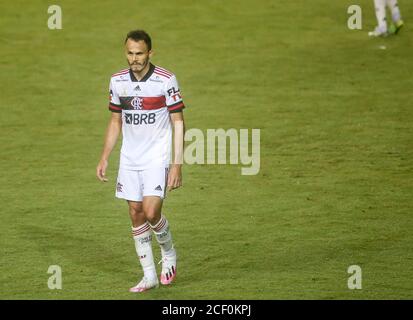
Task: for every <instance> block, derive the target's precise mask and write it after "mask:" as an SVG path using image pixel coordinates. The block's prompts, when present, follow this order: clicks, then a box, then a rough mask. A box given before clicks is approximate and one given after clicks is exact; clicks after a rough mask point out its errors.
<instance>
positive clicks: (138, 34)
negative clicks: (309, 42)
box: [125, 30, 152, 50]
mask: <svg viewBox="0 0 413 320" xmlns="http://www.w3.org/2000/svg"><path fill="white" fill-rule="evenodd" d="M128 39H132V40H134V41H141V40H142V41H144V42H145V43H146V45H147V46H148V50H151V49H152V40H151V37H150V36H149V34H147V33H146V32H145V31H143V30H132V31H129V32H128V34H127V35H126V39H125V43H126V41H128Z"/></svg>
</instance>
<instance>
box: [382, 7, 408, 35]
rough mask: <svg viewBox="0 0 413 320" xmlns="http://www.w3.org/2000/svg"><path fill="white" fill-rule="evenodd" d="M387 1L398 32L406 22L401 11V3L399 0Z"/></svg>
mask: <svg viewBox="0 0 413 320" xmlns="http://www.w3.org/2000/svg"><path fill="white" fill-rule="evenodd" d="M386 2H387V6H388V7H389V9H390V11H391V16H392V20H393V22H394V26H395V29H394V33H396V34H397V33H398V32H399V31H400V29H401V28H402V27H403V24H404V23H403V20H402V16H401V13H400V9H399V4H398V3H397V0H386Z"/></svg>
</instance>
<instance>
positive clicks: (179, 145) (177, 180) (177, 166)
mask: <svg viewBox="0 0 413 320" xmlns="http://www.w3.org/2000/svg"><path fill="white" fill-rule="evenodd" d="M170 118H171V122H172V127H173V131H174V134H173V136H174V141H173V149H174V152H173V154H174V158H173V162H172V164H171V166H170V168H169V175H168V191H171V190H173V189H177V188H179V187H180V186H182V163H183V152H184V132H185V124H184V116H183V113H182V112H174V113H171V114H170Z"/></svg>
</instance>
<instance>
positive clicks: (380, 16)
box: [374, 0, 387, 32]
mask: <svg viewBox="0 0 413 320" xmlns="http://www.w3.org/2000/svg"><path fill="white" fill-rule="evenodd" d="M374 6H375V8H376V18H377V25H378V27H379V31H380V32H387V21H386V0H374Z"/></svg>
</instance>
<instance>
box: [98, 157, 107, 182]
mask: <svg viewBox="0 0 413 320" xmlns="http://www.w3.org/2000/svg"><path fill="white" fill-rule="evenodd" d="M107 167H108V161H107V160H100V161H99V163H98V166H97V167H96V176H97V177H98V179H99V180H100V181H102V182H107V181H108V178H106V168H107Z"/></svg>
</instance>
